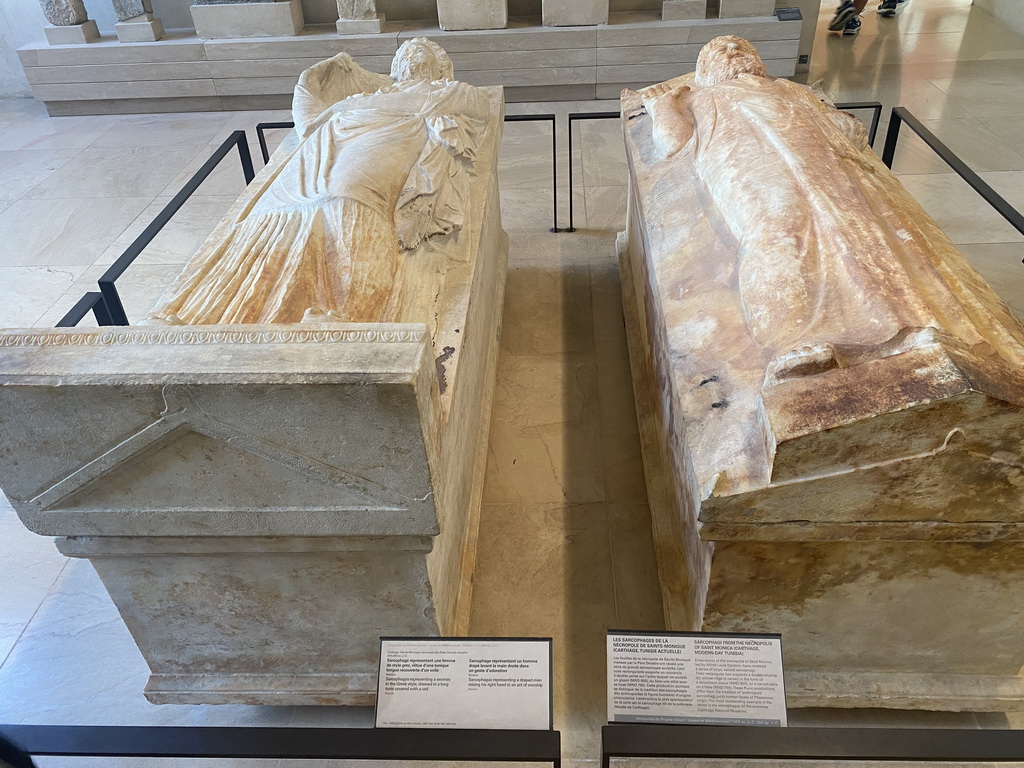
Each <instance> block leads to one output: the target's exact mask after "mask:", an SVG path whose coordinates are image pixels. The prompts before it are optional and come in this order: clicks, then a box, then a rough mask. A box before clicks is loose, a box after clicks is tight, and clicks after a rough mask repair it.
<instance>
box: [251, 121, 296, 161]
mask: <svg viewBox="0 0 1024 768" xmlns="http://www.w3.org/2000/svg"><path fill="white" fill-rule="evenodd" d="M294 127H295V123H293V122H292V121H291V120H284V121H282V122H277V123H256V138H257V139H258V140H259V142H260V154H261V155H263V164H264V165H266V164H267V163H269V162H270V150H268V149H267V135H266V131H270V130H274V129H275V128H294Z"/></svg>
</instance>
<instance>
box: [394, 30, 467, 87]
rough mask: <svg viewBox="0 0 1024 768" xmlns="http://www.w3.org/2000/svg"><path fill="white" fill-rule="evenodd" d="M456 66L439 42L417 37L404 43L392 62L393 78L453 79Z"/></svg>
mask: <svg viewBox="0 0 1024 768" xmlns="http://www.w3.org/2000/svg"><path fill="white" fill-rule="evenodd" d="M454 77H455V68H454V67H453V66H452V60H451V59H450V58H448V54H447V53H446V52H445V50H444V48H442V47H441V46H440V45H438V44H437V43H435V42H433V41H432V40H427V38H425V37H416V38H413V39H412V40H408V41H406V42H405V43H403V44H402V47H401V48H399V49H398V53H396V54H395V60H394V61H393V62H392V63H391V79H392V80H429V81H434V80H451V79H453V78H454Z"/></svg>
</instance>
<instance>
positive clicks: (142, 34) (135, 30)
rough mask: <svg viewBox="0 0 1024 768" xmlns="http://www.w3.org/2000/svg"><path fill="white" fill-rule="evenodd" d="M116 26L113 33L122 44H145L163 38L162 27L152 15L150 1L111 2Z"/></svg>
mask: <svg viewBox="0 0 1024 768" xmlns="http://www.w3.org/2000/svg"><path fill="white" fill-rule="evenodd" d="M111 2H112V3H113V4H114V13H115V14H116V16H117V24H115V25H114V31H115V32H117V39H118V40H120V41H121V42H122V43H145V42H153V41H154V40H159V39H160V38H161V37H163V36H164V25H163V23H162V22H161V21H160V19H158V18H157V17H156V16H154V15H153V5H152V3H151V2H150V0H111Z"/></svg>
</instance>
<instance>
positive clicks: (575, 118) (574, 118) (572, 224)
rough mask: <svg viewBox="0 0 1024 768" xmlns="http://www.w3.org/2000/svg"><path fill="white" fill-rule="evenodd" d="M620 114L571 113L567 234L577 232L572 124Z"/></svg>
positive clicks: (613, 117)
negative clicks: (574, 201) (574, 205)
mask: <svg viewBox="0 0 1024 768" xmlns="http://www.w3.org/2000/svg"><path fill="white" fill-rule="evenodd" d="M620 114H621V113H620V112H618V111H615V112H570V113H569V120H568V125H569V226H568V227H566V228H565V231H566V232H575V231H576V219H575V211H574V209H573V199H574V198H575V197H576V177H575V176H574V174H573V151H572V124H573V123H577V122H579V121H580V120H614V119H616V118H618V117H619V115H620Z"/></svg>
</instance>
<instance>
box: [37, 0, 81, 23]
mask: <svg viewBox="0 0 1024 768" xmlns="http://www.w3.org/2000/svg"><path fill="white" fill-rule="evenodd" d="M39 5H40V7H41V8H42V9H43V16H45V17H46V20H47V21H48V22H50V23H51V24H53V25H54V26H55V27H70V26H71V25H73V24H81V23H83V22H84V21H86V19H88V18H89V15H88V14H87V13H86V12H85V4H84V3H83V2H82V0H39Z"/></svg>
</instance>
